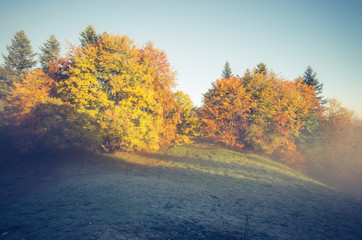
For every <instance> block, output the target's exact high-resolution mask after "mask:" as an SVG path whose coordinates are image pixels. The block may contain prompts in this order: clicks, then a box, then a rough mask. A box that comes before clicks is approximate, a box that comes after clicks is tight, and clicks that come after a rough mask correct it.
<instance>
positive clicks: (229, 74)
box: [221, 61, 233, 78]
mask: <svg viewBox="0 0 362 240" xmlns="http://www.w3.org/2000/svg"><path fill="white" fill-rule="evenodd" d="M221 76H222V78H229V77H232V76H233V74H232V71H231V68H230V64H229V62H228V61H226V63H225V66H224V70H223V71H222V74H221Z"/></svg>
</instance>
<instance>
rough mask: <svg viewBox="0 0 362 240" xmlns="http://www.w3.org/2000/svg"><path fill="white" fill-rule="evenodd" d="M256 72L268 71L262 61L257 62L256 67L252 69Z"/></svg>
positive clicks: (264, 72) (263, 72)
mask: <svg viewBox="0 0 362 240" xmlns="http://www.w3.org/2000/svg"><path fill="white" fill-rule="evenodd" d="M256 73H262V74H263V75H266V74H267V73H268V69H267V68H266V65H265V64H264V63H259V64H258V67H257V68H255V69H254V74H256Z"/></svg>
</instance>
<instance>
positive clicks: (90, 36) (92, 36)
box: [80, 25, 101, 47]
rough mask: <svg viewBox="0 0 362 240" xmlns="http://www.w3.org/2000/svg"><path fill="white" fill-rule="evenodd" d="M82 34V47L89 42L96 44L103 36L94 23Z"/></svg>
mask: <svg viewBox="0 0 362 240" xmlns="http://www.w3.org/2000/svg"><path fill="white" fill-rule="evenodd" d="M80 36H81V38H80V42H81V44H82V47H85V46H86V45H87V44H95V43H96V42H97V41H98V40H99V39H100V38H101V36H100V35H98V34H97V33H96V30H95V29H94V27H93V26H92V25H88V26H87V28H86V29H85V30H84V31H82V32H81V33H80Z"/></svg>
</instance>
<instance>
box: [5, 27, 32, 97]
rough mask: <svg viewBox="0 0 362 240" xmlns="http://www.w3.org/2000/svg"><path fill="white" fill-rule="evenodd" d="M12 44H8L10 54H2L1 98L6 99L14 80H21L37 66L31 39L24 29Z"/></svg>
mask: <svg viewBox="0 0 362 240" xmlns="http://www.w3.org/2000/svg"><path fill="white" fill-rule="evenodd" d="M11 42H12V44H11V45H10V46H7V50H8V52H9V53H8V56H5V55H4V54H2V56H3V58H4V64H3V65H2V66H0V100H4V99H5V98H6V96H7V95H8V93H9V89H10V87H11V86H12V85H13V83H14V82H17V81H20V80H21V79H22V78H23V77H24V76H25V74H26V73H27V72H28V71H29V70H30V69H31V68H33V67H34V66H35V64H36V61H35V60H34V57H35V55H36V54H34V53H33V50H32V47H31V44H30V40H29V39H28V38H27V36H26V34H25V32H24V30H20V31H18V32H17V33H16V34H15V35H14V38H13V39H11Z"/></svg>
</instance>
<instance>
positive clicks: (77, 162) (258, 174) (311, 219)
mask: <svg viewBox="0 0 362 240" xmlns="http://www.w3.org/2000/svg"><path fill="white" fill-rule="evenodd" d="M0 164H4V162H0ZM0 186H1V190H2V192H1V194H0V203H1V204H0V216H2V218H0V239H361V237H362V230H361V229H362V227H361V226H362V202H361V201H358V200H356V199H354V198H352V197H350V196H347V195H345V194H343V193H341V192H339V191H336V190H334V189H332V188H329V187H327V186H325V185H323V184H321V183H319V182H317V181H314V180H312V179H310V178H308V177H307V176H305V175H303V174H302V173H300V172H298V171H295V170H293V169H291V168H289V167H287V166H285V165H283V164H280V163H278V162H275V161H272V160H270V159H267V158H265V157H261V156H258V155H255V154H249V153H242V152H238V151H234V150H230V149H227V148H225V147H222V146H221V145H218V144H210V143H196V144H192V145H186V146H178V147H173V148H170V149H168V150H165V151H163V152H160V153H153V154H151V153H143V154H141V153H138V154H130V153H118V154H89V153H77V154H75V153H67V154H59V155H57V156H56V157H55V156H53V158H51V157H49V156H43V157H36V156H35V157H33V158H32V159H27V160H26V161H23V160H21V159H18V160H16V161H12V162H11V164H9V165H8V166H5V165H3V166H1V167H0Z"/></svg>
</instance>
